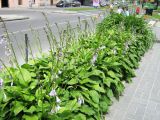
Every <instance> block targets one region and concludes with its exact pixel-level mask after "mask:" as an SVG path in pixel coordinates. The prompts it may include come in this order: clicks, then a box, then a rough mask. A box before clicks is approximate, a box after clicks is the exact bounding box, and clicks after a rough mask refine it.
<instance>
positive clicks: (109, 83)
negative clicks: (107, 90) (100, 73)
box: [103, 77, 116, 87]
mask: <svg viewBox="0 0 160 120" xmlns="http://www.w3.org/2000/svg"><path fill="white" fill-rule="evenodd" d="M103 82H104V84H106V85H107V86H108V87H110V85H111V83H113V82H116V81H115V80H113V79H112V78H110V77H107V78H106V79H104V80H103Z"/></svg>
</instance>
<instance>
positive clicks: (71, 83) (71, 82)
mask: <svg viewBox="0 0 160 120" xmlns="http://www.w3.org/2000/svg"><path fill="white" fill-rule="evenodd" d="M77 83H78V80H77V79H76V78H72V79H71V80H70V81H69V82H68V83H67V84H68V85H74V84H77Z"/></svg>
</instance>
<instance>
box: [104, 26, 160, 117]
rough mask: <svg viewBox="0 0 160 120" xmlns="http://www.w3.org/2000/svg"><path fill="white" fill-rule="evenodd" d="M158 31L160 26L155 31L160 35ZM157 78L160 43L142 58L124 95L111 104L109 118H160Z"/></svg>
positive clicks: (158, 74)
mask: <svg viewBox="0 0 160 120" xmlns="http://www.w3.org/2000/svg"><path fill="white" fill-rule="evenodd" d="M159 31H160V28H159V29H158V31H157V29H156V31H155V32H156V33H157V35H158V36H159V37H160V34H159ZM159 78H160V44H159V43H155V44H154V46H153V48H152V49H150V50H149V51H148V52H147V53H146V54H145V56H144V57H143V58H142V60H141V62H140V66H139V69H137V70H136V77H135V78H133V82H132V83H131V84H127V85H126V89H125V91H124V95H123V96H122V97H120V100H119V101H118V102H116V104H113V106H111V109H110V113H111V116H110V117H109V120H160V79H159ZM115 110H116V112H115ZM112 111H113V112H112ZM110 113H109V114H110ZM108 116H109V115H108ZM106 120H108V119H107V116H106Z"/></svg>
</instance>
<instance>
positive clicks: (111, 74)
mask: <svg viewBox="0 0 160 120" xmlns="http://www.w3.org/2000/svg"><path fill="white" fill-rule="evenodd" d="M107 74H108V75H109V76H110V77H112V78H116V77H117V76H116V74H115V73H114V72H113V71H108V72H107Z"/></svg>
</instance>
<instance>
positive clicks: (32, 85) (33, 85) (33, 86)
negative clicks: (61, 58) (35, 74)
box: [29, 80, 38, 90]
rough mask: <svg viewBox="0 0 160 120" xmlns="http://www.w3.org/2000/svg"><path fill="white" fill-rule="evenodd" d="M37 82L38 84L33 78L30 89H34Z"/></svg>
mask: <svg viewBox="0 0 160 120" xmlns="http://www.w3.org/2000/svg"><path fill="white" fill-rule="evenodd" d="M37 84H38V80H34V81H32V83H31V84H30V86H29V87H30V89H31V90H32V89H34V88H35V87H36V86H37Z"/></svg>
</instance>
